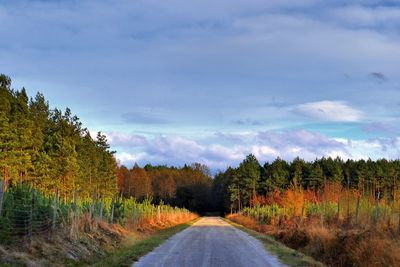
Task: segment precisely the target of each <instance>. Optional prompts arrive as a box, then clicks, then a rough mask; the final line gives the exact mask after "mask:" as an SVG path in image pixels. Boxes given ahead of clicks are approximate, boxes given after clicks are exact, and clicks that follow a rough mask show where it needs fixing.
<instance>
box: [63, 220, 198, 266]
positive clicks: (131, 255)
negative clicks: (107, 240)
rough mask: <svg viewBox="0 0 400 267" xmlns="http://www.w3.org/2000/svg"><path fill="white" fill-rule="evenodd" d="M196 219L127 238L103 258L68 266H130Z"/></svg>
mask: <svg viewBox="0 0 400 267" xmlns="http://www.w3.org/2000/svg"><path fill="white" fill-rule="evenodd" d="M197 220H198V219H195V220H193V221H190V222H186V223H183V224H179V225H177V226H174V227H171V228H168V229H164V230H161V231H158V232H156V233H155V234H153V235H150V236H147V237H142V238H137V237H131V238H128V239H127V240H126V241H125V242H124V244H123V245H122V246H121V247H120V248H119V249H118V250H116V251H113V252H111V253H108V254H107V255H106V256H105V257H104V258H101V259H97V261H96V262H89V263H85V264H84V263H80V264H72V265H69V266H87V265H90V266H99V267H100V266H107V267H113V266H115V267H117V266H131V265H132V263H133V262H135V261H137V260H138V259H139V258H140V257H142V256H143V255H145V254H147V253H148V252H150V251H152V250H153V249H155V248H156V247H158V246H159V245H160V244H162V243H163V242H164V241H166V240H167V239H168V238H170V237H171V236H173V235H175V234H177V233H178V232H180V231H182V230H184V229H186V228H188V227H189V226H191V225H192V224H193V223H195V222H196V221H197Z"/></svg>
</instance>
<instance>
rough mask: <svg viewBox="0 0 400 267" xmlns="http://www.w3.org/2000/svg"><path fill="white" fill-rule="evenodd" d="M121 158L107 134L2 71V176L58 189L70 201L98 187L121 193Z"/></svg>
mask: <svg viewBox="0 0 400 267" xmlns="http://www.w3.org/2000/svg"><path fill="white" fill-rule="evenodd" d="M116 167H117V163H116V159H115V157H114V152H113V151H111V150H110V146H109V144H108V143H107V139H106V136H105V135H104V134H102V133H100V132H99V133H98V134H97V137H96V138H92V137H91V135H90V133H89V131H88V130H87V129H86V128H84V127H83V126H82V123H81V122H80V121H79V118H78V117H77V116H75V115H73V114H72V112H71V110H70V109H69V108H67V109H66V110H65V111H61V110H59V109H57V108H55V109H50V107H49V103H48V101H47V100H46V99H45V97H44V96H43V94H41V93H37V94H36V96H35V97H34V98H29V97H28V95H27V93H26V90H25V88H22V89H21V90H14V89H12V88H11V79H10V78H9V77H7V76H5V75H0V180H1V179H4V180H5V181H6V186H7V187H9V186H15V185H16V184H17V183H29V184H32V185H33V186H34V187H35V188H38V189H40V190H41V191H42V192H44V193H52V192H54V191H55V190H56V188H57V189H58V190H59V192H60V196H61V197H62V199H63V200H64V201H67V200H68V199H72V198H73V194H74V191H75V190H76V191H78V192H79V194H80V195H81V197H88V198H90V197H91V196H92V192H97V194H102V195H104V196H107V195H113V194H115V193H116V192H117V184H116Z"/></svg>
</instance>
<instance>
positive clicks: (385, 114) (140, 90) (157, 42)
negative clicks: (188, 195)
mask: <svg viewBox="0 0 400 267" xmlns="http://www.w3.org/2000/svg"><path fill="white" fill-rule="evenodd" d="M0 25H1V27H0V36H1V39H0V73H4V74H6V75H8V76H10V77H11V78H12V80H13V87H14V88H15V89H20V88H21V87H22V86H24V87H25V88H26V89H27V91H28V93H29V94H30V95H31V96H33V95H35V94H36V92H38V91H40V92H42V93H43V94H44V95H45V96H46V98H47V99H48V100H49V102H50V105H51V106H52V107H58V108H62V109H64V108H66V107H70V108H71V109H72V111H73V112H74V113H76V114H77V115H78V117H80V119H81V121H82V122H83V123H84V125H85V126H86V127H88V129H89V130H90V131H91V132H93V133H95V132H97V131H102V132H104V133H106V135H107V137H108V140H109V142H110V144H111V146H112V149H114V150H116V151H117V154H116V156H117V159H118V161H119V162H120V163H121V164H125V165H128V166H132V165H133V164H134V163H135V162H137V163H138V164H139V165H144V164H146V163H152V164H167V165H179V166H181V165H183V164H184V163H192V162H200V163H203V164H206V165H208V166H209V167H210V168H211V169H212V170H218V169H221V170H222V169H224V168H226V167H227V166H228V165H232V166H235V165H237V164H238V163H239V162H240V161H241V160H243V158H244V157H245V156H246V155H247V154H249V153H253V154H254V155H255V156H256V157H257V158H258V159H259V160H260V162H265V161H272V160H273V159H275V158H276V157H281V158H284V159H286V160H292V159H293V158H294V157H296V156H300V157H301V158H304V159H306V160H313V159H315V158H319V157H323V156H325V157H327V156H332V157H336V156H339V157H341V158H343V159H349V158H352V159H361V158H365V159H367V158H372V159H379V158H388V159H397V158H399V156H400V1H399V0H394V1H382V0H381V1H375V0H364V1H362V0H346V1H344V0H338V1H328V0H327V1H322V0H321V1H318V0H280V1H266V0H244V1H237V0H191V1H187V0H162V1H161V0H159V1H155V0H125V1H118V0H117V1H109V0H102V1H94V0H91V1H89V0H41V1H39V0H29V1H28V0H26V1H24V0H13V1H5V0H0Z"/></svg>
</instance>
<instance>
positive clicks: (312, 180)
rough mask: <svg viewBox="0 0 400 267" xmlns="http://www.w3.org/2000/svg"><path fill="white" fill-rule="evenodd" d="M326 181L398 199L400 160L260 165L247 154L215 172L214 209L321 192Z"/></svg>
mask: <svg viewBox="0 0 400 267" xmlns="http://www.w3.org/2000/svg"><path fill="white" fill-rule="evenodd" d="M327 182H336V183H339V184H341V185H342V186H343V188H347V189H356V190H358V191H359V192H361V193H362V194H366V193H367V194H370V195H373V196H375V197H376V198H378V197H379V198H385V199H387V200H396V199H397V198H398V189H399V188H398V184H399V182H400V160H386V159H380V160H377V161H372V160H371V159H368V160H363V159H361V160H351V159H349V160H346V161H344V160H342V159H340V158H339V157H337V158H334V159H333V158H331V157H328V158H325V157H324V158H321V159H316V160H314V161H312V162H306V161H305V160H302V159H300V158H298V157H297V158H295V159H294V160H293V161H291V162H288V161H285V160H283V159H281V158H277V159H275V160H274V161H273V162H266V163H265V164H264V165H261V164H260V163H259V162H258V160H257V159H256V157H255V156H254V155H251V154H250V155H248V156H247V157H246V159H245V160H243V162H242V163H240V165H239V166H238V167H237V168H232V167H229V168H227V170H225V171H223V172H219V173H217V174H216V175H215V178H214V180H213V185H212V189H211V190H212V195H213V196H214V205H215V206H214V209H217V210H221V211H224V212H228V211H232V210H233V211H238V210H242V209H243V208H244V207H250V206H252V204H253V202H254V200H256V199H257V197H258V196H268V195H271V194H272V193H274V192H283V191H285V190H287V189H291V188H294V189H297V188H301V189H305V190H307V189H309V190H313V191H314V192H319V191H321V190H323V189H324V186H325V185H326V184H327Z"/></svg>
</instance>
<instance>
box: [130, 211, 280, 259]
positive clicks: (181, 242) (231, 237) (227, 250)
mask: <svg viewBox="0 0 400 267" xmlns="http://www.w3.org/2000/svg"><path fill="white" fill-rule="evenodd" d="M132 266H133V267H150V266H157V267H158V266H165V267H179V266H190V267H198V266H199V267H200V266H201V267H206V266H207V267H209V266H215V267H216V266H218V267H225V266H227V267H228V266H229V267H258V266H260V267H261V266H266V267H278V266H285V265H283V264H282V263H280V262H279V261H278V259H277V258H276V257H275V256H273V255H271V254H270V253H269V252H267V251H266V250H265V249H264V247H263V245H262V244H261V242H260V241H259V240H257V239H255V238H253V237H251V236H249V235H248V234H247V233H245V232H243V231H241V230H239V229H237V228H235V227H233V226H232V225H230V224H229V223H227V222H225V221H224V220H222V219H221V218H219V217H204V218H202V219H200V220H199V221H197V222H196V223H195V224H193V225H192V226H191V227H189V228H187V229H185V230H183V231H182V232H180V233H178V234H176V235H174V236H173V237H171V238H170V239H168V240H167V241H166V242H165V243H163V244H162V245H160V246H159V247H157V248H156V249H155V250H153V251H152V252H150V253H149V254H147V255H145V256H143V257H142V258H140V259H139V261H138V262H136V263H134V264H133V265H132Z"/></svg>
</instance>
